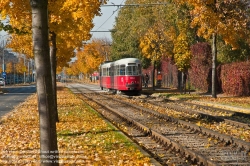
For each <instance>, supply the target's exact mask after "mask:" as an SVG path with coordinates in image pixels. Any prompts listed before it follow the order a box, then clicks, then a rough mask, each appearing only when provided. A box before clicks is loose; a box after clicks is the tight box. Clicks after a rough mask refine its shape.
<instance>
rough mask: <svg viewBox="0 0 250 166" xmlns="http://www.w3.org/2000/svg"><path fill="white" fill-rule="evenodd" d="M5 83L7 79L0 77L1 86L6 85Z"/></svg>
mask: <svg viewBox="0 0 250 166" xmlns="http://www.w3.org/2000/svg"><path fill="white" fill-rule="evenodd" d="M4 85H5V80H4V78H0V86H4Z"/></svg>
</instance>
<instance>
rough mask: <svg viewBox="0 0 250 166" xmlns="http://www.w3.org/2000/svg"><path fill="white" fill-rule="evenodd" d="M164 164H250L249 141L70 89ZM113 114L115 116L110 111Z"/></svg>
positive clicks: (105, 96)
mask: <svg viewBox="0 0 250 166" xmlns="http://www.w3.org/2000/svg"><path fill="white" fill-rule="evenodd" d="M71 89H72V90H73V92H74V93H78V95H79V97H80V96H81V98H82V99H83V100H84V101H85V102H87V101H88V102H89V101H92V104H91V105H92V106H94V107H95V109H96V110H97V111H98V112H100V113H101V114H102V115H103V116H104V117H106V118H107V119H109V120H110V121H111V122H113V123H114V124H116V126H118V127H119V128H120V129H121V130H123V131H124V132H125V131H126V133H127V135H129V136H130V137H132V139H134V140H135V141H136V142H137V143H139V144H141V145H143V147H144V148H146V149H147V151H150V153H151V154H153V155H155V157H156V158H157V159H158V160H159V161H160V162H161V163H163V165H171V164H172V165H173V164H174V165H250V164H249V163H250V159H249V156H248V153H249V149H250V145H249V143H248V142H245V141H242V140H239V139H236V138H232V137H231V136H227V135H224V134H221V133H218V132H215V131H212V130H209V129H206V128H204V127H202V126H197V125H195V124H193V123H190V122H187V121H183V120H181V119H178V118H174V117H170V116H168V115H166V114H163V113H160V112H157V111H154V110H151V109H148V108H144V107H141V106H138V104H137V105H135V104H133V103H128V102H124V101H122V100H121V99H115V98H114V96H111V95H104V94H103V95H102V94H99V93H98V94H96V93H93V92H91V91H88V90H86V89H85V88H82V87H78V88H74V87H71ZM110 111H112V113H111V112H110Z"/></svg>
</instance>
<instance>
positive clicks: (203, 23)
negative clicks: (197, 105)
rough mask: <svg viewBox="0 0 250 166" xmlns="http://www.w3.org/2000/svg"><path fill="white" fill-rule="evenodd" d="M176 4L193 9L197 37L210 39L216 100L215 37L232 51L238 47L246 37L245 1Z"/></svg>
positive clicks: (217, 0) (193, 24) (194, 0)
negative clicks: (239, 42)
mask: <svg viewBox="0 0 250 166" xmlns="http://www.w3.org/2000/svg"><path fill="white" fill-rule="evenodd" d="M176 2H178V3H187V4H189V5H191V6H192V7H193V9H192V11H191V14H192V22H191V26H192V27H198V30H197V35H198V36H202V37H203V38H205V39H207V40H210V39H212V55H213V59H212V61H213V63H212V97H214V98H216V97H217V94H216V78H217V76H216V66H217V36H218V35H219V36H221V37H222V39H223V40H224V42H225V43H226V44H229V45H231V47H232V49H237V48H238V47H239V45H238V43H237V41H239V39H244V38H245V37H246V36H248V35H247V33H248V31H247V22H248V20H247V19H249V17H247V15H246V9H247V1H245V0H232V1H222V0H208V1H196V0H185V1H184V0H176Z"/></svg>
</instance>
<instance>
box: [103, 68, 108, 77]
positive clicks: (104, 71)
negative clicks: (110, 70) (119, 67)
mask: <svg viewBox="0 0 250 166" xmlns="http://www.w3.org/2000/svg"><path fill="white" fill-rule="evenodd" d="M106 75H107V69H106V68H103V76H106Z"/></svg>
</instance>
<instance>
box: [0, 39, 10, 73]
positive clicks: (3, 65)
mask: <svg viewBox="0 0 250 166" xmlns="http://www.w3.org/2000/svg"><path fill="white" fill-rule="evenodd" d="M5 36H9V34H6V35H1V36H0V37H1V43H2V49H3V55H2V56H3V57H2V69H3V72H2V75H3V76H6V75H5V59H4V58H5V57H4V49H5V46H6V45H7V41H8V39H7V40H6V42H5V43H4V41H5ZM2 38H4V39H2Z"/></svg>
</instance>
